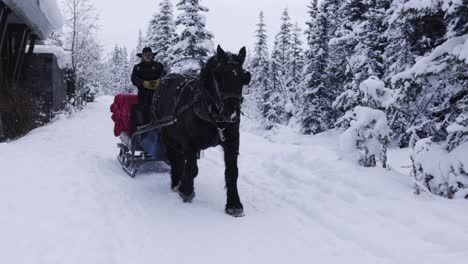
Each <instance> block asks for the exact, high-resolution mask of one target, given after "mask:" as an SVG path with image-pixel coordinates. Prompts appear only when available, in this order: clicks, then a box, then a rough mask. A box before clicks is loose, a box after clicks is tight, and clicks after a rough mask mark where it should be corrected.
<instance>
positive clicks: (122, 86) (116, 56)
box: [105, 45, 135, 95]
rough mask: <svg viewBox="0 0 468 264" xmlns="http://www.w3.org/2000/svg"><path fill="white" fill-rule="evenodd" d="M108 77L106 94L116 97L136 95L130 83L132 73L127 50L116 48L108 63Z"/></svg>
mask: <svg viewBox="0 0 468 264" xmlns="http://www.w3.org/2000/svg"><path fill="white" fill-rule="evenodd" d="M106 70H107V75H106V79H105V80H106V85H105V93H106V94H109V95H115V94H119V93H134V92H135V91H134V87H133V85H132V83H131V81H130V75H131V72H132V69H131V65H130V62H129V58H128V54H127V48H125V47H119V46H117V45H116V46H115V47H114V49H113V50H112V52H111V54H110V58H109V61H108V62H107V67H106Z"/></svg>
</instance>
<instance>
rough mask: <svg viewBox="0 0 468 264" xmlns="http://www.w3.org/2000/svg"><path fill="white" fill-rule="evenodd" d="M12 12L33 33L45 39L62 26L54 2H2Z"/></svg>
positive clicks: (40, 0)
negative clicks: (24, 22) (22, 20)
mask: <svg viewBox="0 0 468 264" xmlns="http://www.w3.org/2000/svg"><path fill="white" fill-rule="evenodd" d="M3 2H4V3H5V4H6V5H7V6H8V7H9V8H11V9H12V10H13V12H14V13H15V14H16V15H18V16H20V18H21V19H24V20H25V21H26V23H27V24H28V25H29V26H30V27H31V28H32V29H33V31H34V32H35V33H36V34H37V35H38V36H39V37H40V38H41V39H46V38H47V37H48V36H49V34H50V33H51V32H52V31H53V30H58V29H60V28H61V27H62V25H63V17H62V14H61V12H60V9H59V7H58V4H57V1H56V0H3Z"/></svg>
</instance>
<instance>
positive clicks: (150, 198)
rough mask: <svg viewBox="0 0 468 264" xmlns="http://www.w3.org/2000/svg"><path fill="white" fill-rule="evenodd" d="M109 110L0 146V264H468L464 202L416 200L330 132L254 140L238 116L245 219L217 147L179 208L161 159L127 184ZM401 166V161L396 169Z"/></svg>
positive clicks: (88, 111) (248, 123) (397, 178)
mask: <svg viewBox="0 0 468 264" xmlns="http://www.w3.org/2000/svg"><path fill="white" fill-rule="evenodd" d="M111 102H112V98H111V97H100V98H98V99H97V102H95V103H91V104H89V105H88V106H87V107H86V108H85V109H84V110H83V111H82V112H79V113H75V114H74V115H73V116H72V117H69V118H65V117H62V118H59V119H58V120H57V121H55V122H54V123H52V124H50V125H47V126H45V127H42V128H39V129H36V130H34V131H32V132H31V133H29V134H28V135H27V136H25V137H23V138H21V139H19V140H16V141H13V142H9V143H3V144H0V170H1V184H0V263H25V264H30V263H36V264H39V263H48V264H49V263H68V264H71V263H78V264H82V263H103V264H109V263H122V264H128V263H165V264H166V263H236V264H237V263H340V264H341V263H360V264H364V263H370V264H376V263H389V264H390V263H392V264H394V263H411V264H414V263H425V264H427V263H451V264H457V263H460V264H461V263H466V260H467V259H468V246H467V245H468V210H467V208H468V204H467V203H466V201H464V200H446V199H443V198H438V197H434V196H431V195H428V194H423V195H420V196H415V195H414V194H413V192H412V184H411V181H410V178H409V177H408V176H406V175H404V174H400V173H398V172H396V171H385V170H383V169H377V168H376V169H368V168H362V167H359V166H358V165H355V164H353V163H352V162H348V161H345V160H342V159H340V157H339V154H338V151H337V144H338V140H337V135H334V134H326V135H318V136H298V135H295V134H293V133H291V132H288V131H286V130H281V131H277V133H276V134H267V136H265V135H266V134H265V133H264V132H261V131H259V130H257V129H255V128H254V123H255V122H254V121H253V120H249V119H244V120H243V121H242V122H244V124H243V125H242V126H243V127H242V132H241V150H240V152H241V155H240V156H239V168H240V175H239V190H240V195H241V199H242V202H243V204H244V208H245V213H246V216H245V217H243V218H233V217H230V216H227V215H226V214H225V213H224V205H225V200H226V195H225V190H224V162H223V159H222V152H221V149H220V148H213V149H209V150H207V151H205V152H204V154H203V157H202V159H201V160H200V161H199V166H200V173H199V176H198V177H197V178H196V180H195V188H196V193H197V197H196V198H195V200H194V201H193V203H191V204H184V203H182V202H181V201H180V199H179V197H178V195H177V194H175V193H173V192H172V191H171V189H170V187H169V186H170V179H169V175H168V167H167V166H165V165H164V164H159V165H157V166H154V167H152V168H148V170H147V171H146V172H144V171H142V172H141V173H139V174H138V175H137V177H136V178H134V179H132V178H130V177H128V176H127V174H126V173H125V172H124V171H123V170H122V169H121V167H120V165H119V163H118V162H117V160H116V155H117V148H116V143H117V142H118V139H117V138H115V137H114V136H113V133H112V131H113V130H112V129H113V123H112V121H111V119H110V112H109V105H110V104H111ZM262 133H263V134H262ZM393 154H394V155H397V156H401V155H405V153H403V152H398V153H397V154H395V153H393ZM396 160H397V159H396ZM403 160H405V159H403ZM401 165H408V164H397V165H393V166H394V167H398V168H399V167H401Z"/></svg>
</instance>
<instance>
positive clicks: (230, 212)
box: [226, 208, 245, 217]
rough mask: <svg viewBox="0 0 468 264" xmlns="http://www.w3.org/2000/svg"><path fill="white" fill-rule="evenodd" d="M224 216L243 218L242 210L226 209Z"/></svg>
mask: <svg viewBox="0 0 468 264" xmlns="http://www.w3.org/2000/svg"><path fill="white" fill-rule="evenodd" d="M226 214H228V215H230V216H233V217H244V216H245V214H244V209H242V208H226Z"/></svg>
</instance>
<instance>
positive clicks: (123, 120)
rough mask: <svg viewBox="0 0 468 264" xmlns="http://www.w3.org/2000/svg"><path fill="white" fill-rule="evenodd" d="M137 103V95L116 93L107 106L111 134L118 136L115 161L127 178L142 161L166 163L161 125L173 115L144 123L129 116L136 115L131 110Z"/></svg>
mask: <svg viewBox="0 0 468 264" xmlns="http://www.w3.org/2000/svg"><path fill="white" fill-rule="evenodd" d="M137 103H138V97H137V96H136V95H130V94H119V95H116V96H115V98H114V103H113V104H112V105H111V108H110V110H111V112H112V120H113V121H114V135H115V136H116V137H119V139H120V143H118V144H117V147H118V149H119V154H118V156H117V160H118V161H119V163H120V164H121V166H122V169H123V170H124V171H125V172H126V173H127V174H128V175H129V176H130V177H135V176H136V174H137V173H138V171H139V169H140V168H141V167H142V166H143V165H145V164H150V163H156V162H167V158H166V150H165V148H164V145H163V143H162V140H161V131H160V128H162V127H164V126H168V125H171V124H173V119H172V118H167V119H162V120H157V121H152V122H149V123H146V124H138V122H134V120H132V119H135V118H136V117H135V114H134V113H135V108H136V107H137V106H138V104H137Z"/></svg>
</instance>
